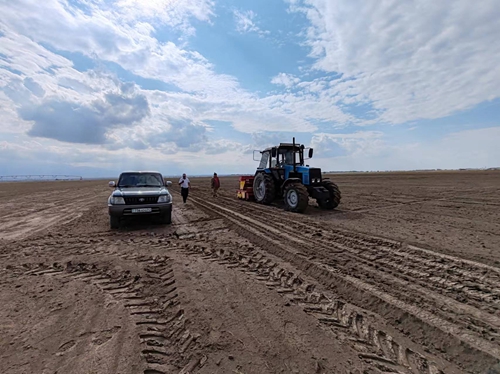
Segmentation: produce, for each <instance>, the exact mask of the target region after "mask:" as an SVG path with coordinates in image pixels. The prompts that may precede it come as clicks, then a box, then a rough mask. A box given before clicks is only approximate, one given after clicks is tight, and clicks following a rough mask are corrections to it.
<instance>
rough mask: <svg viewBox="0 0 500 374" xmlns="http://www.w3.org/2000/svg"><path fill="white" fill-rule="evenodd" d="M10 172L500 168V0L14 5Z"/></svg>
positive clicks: (6, 26)
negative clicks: (268, 165) (278, 158)
mask: <svg viewBox="0 0 500 374" xmlns="http://www.w3.org/2000/svg"><path fill="white" fill-rule="evenodd" d="M0 14H2V17H1V19H0V116H1V119H2V121H1V122H0V175H7V174H39V173H42V172H43V173H54V174H55V173H61V174H66V173H71V174H74V173H76V174H79V175H84V176H87V177H91V176H113V175H116V174H117V173H119V172H120V171H121V170H123V169H134V168H139V169H157V170H160V171H162V172H163V173H165V174H169V175H171V174H179V173H182V172H187V173H188V174H211V173H212V172H213V171H218V172H219V173H220V174H224V173H240V172H241V173H248V172H251V171H252V170H254V169H255V167H256V163H255V162H253V160H252V153H251V151H252V150H254V149H262V148H264V147H267V146H269V145H272V144H275V143H278V142H280V141H285V142H286V141H290V140H291V138H292V137H293V136H295V137H296V139H297V141H299V142H303V143H305V144H306V145H307V146H312V147H314V148H315V156H314V160H312V161H311V162H310V163H311V164H314V165H315V166H319V167H322V168H323V169H325V170H405V169H425V168H461V167H493V166H500V161H499V160H500V147H498V144H497V143H498V140H500V88H499V87H500V65H499V64H498V63H497V61H499V60H500V44H499V43H498V42H497V36H498V35H500V24H499V23H498V22H497V20H498V19H499V18H500V8H499V7H498V6H497V3H496V1H495V0H484V1H482V2H481V3H472V2H470V1H468V0H457V1H455V2H453V3H449V2H448V3H446V2H436V1H430V0H423V1H420V2H418V4H417V3H416V2H414V1H409V0H408V1H405V0H403V1H400V2H398V5H397V6H394V2H393V1H390V0H381V1H379V2H376V3H374V2H366V1H363V0H276V1H271V2H270V1H268V0H255V1H252V2H241V1H237V0H225V1H217V0H176V1H172V0H154V1H153V0H149V1H147V0H70V1H67V0H46V1H43V2H33V1H29V0H19V1H15V2H13V1H11V2H6V1H5V2H1V3H0Z"/></svg>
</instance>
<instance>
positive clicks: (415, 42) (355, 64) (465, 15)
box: [290, 0, 500, 123]
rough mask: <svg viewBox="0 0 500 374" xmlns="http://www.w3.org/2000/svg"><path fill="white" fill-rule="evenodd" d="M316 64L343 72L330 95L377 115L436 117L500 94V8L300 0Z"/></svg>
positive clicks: (388, 118) (490, 2)
mask: <svg viewBox="0 0 500 374" xmlns="http://www.w3.org/2000/svg"><path fill="white" fill-rule="evenodd" d="M290 9H291V10H292V11H297V12H303V13H304V14H305V15H306V16H307V18H308V19H309V21H310V24H311V26H310V28H309V29H308V30H307V32H306V44H307V45H308V46H309V47H310V55H311V57H314V58H315V59H316V64H315V68H316V69H320V70H322V71H325V72H338V73H342V74H344V76H343V78H349V80H348V81H346V80H341V81H337V82H334V83H333V85H332V88H331V90H332V93H340V95H341V96H343V97H344V98H346V96H347V95H349V96H350V100H351V102H366V103H371V104H372V105H373V107H374V108H376V109H379V110H382V111H383V113H381V115H380V118H379V120H380V121H383V122H389V123H403V122H407V121H410V120H415V119H418V118H439V117H444V116H447V115H450V114H451V113H454V112H456V111H460V110H465V109H468V108H471V107H473V106H475V105H477V104H479V103H481V102H483V101H487V100H492V99H494V98H497V97H499V96H500V90H499V88H498V87H499V85H498V82H499V81H500V65H499V64H497V61H499V60H500V43H498V40H497V39H498V35H500V22H498V19H500V7H499V6H498V2H497V1H496V0H485V1H482V2H481V3H480V4H479V3H478V4H476V3H473V2H470V1H468V0H457V1H454V2H452V3H449V2H442V1H433V0H424V1H416V2H415V1H403V2H394V1H392V0H383V1H377V2H370V1H368V2H367V1H363V0H348V1H347V0H302V1H300V2H299V1H294V2H292V4H291V5H290Z"/></svg>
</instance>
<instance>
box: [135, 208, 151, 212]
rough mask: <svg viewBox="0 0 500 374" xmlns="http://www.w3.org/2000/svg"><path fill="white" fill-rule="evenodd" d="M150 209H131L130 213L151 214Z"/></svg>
mask: <svg viewBox="0 0 500 374" xmlns="http://www.w3.org/2000/svg"><path fill="white" fill-rule="evenodd" d="M151 210H152V209H151V208H138V209H132V213H151Z"/></svg>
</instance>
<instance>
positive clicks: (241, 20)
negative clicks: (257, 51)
mask: <svg viewBox="0 0 500 374" xmlns="http://www.w3.org/2000/svg"><path fill="white" fill-rule="evenodd" d="M233 15H234V20H235V22H236V31H238V32H239V33H241V34H245V33H249V32H255V33H257V34H259V35H260V36H264V35H267V34H269V33H270V32H269V31H267V30H262V29H260V28H259V27H258V26H257V25H256V24H255V22H254V20H255V18H256V16H257V15H256V14H255V12H254V11H252V10H247V11H239V10H235V11H234V12H233Z"/></svg>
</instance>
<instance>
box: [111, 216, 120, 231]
mask: <svg viewBox="0 0 500 374" xmlns="http://www.w3.org/2000/svg"><path fill="white" fill-rule="evenodd" d="M109 226H110V227H111V228H112V229H119V228H120V217H117V216H109Z"/></svg>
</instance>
